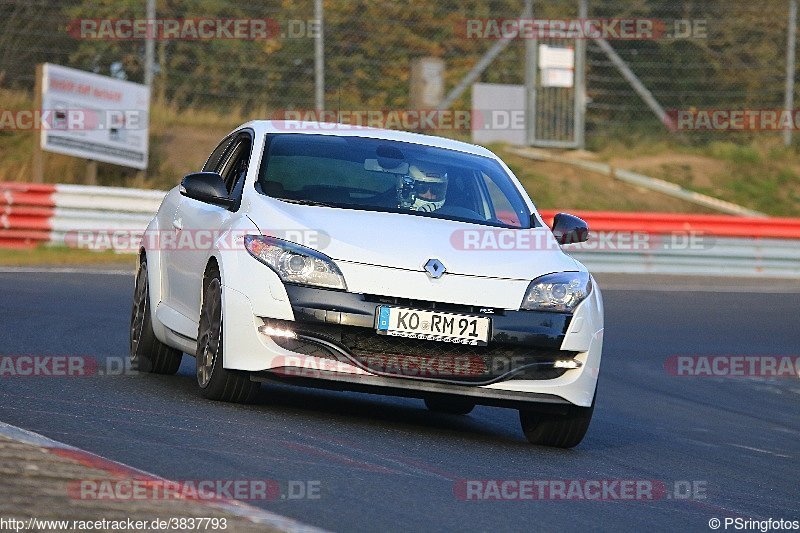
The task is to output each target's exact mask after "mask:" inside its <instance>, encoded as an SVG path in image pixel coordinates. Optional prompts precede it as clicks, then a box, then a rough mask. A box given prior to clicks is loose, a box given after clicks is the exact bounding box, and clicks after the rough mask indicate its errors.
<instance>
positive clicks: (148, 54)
mask: <svg viewBox="0 0 800 533" xmlns="http://www.w3.org/2000/svg"><path fill="white" fill-rule="evenodd" d="M155 18H156V0H147V39H146V40H145V42H144V84H145V85H147V86H148V87H150V88H151V91H150V92H151V94H152V87H153V63H155V56H156V36H155V29H156V26H155V23H154V20H155Z"/></svg>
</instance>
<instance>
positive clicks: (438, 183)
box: [408, 165, 447, 212]
mask: <svg viewBox="0 0 800 533" xmlns="http://www.w3.org/2000/svg"><path fill="white" fill-rule="evenodd" d="M408 174H409V176H411V177H412V178H414V193H415V194H416V199H415V200H414V203H413V204H412V205H411V209H413V210H414V211H427V212H430V211H436V210H437V209H440V208H441V207H442V205H444V199H445V195H446V194H447V174H446V173H445V174H441V173H438V172H425V171H423V170H421V169H420V168H419V167H416V166H414V165H411V166H410V167H409V168H408Z"/></svg>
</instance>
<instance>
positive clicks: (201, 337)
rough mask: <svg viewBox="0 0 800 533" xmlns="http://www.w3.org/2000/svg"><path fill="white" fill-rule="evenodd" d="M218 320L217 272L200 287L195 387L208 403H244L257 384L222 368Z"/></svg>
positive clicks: (220, 321) (219, 313)
mask: <svg viewBox="0 0 800 533" xmlns="http://www.w3.org/2000/svg"><path fill="white" fill-rule="evenodd" d="M222 319H223V317H222V282H221V280H220V275H219V272H216V271H213V272H211V274H210V275H209V276H208V277H207V278H206V280H205V282H204V287H203V303H202V305H201V309H200V326H199V328H198V331H197V351H196V352H195V358H196V360H197V361H196V363H197V385H198V387H199V388H200V395H201V396H203V397H204V398H207V399H209V400H221V401H224V402H236V403H247V402H250V401H251V400H252V399H253V398H254V397H255V396H256V394H257V393H258V389H259V384H258V383H257V382H253V381H250V375H249V373H248V372H242V371H239V370H227V369H225V368H224V365H223V360H224V359H223V357H224V354H223V352H222Z"/></svg>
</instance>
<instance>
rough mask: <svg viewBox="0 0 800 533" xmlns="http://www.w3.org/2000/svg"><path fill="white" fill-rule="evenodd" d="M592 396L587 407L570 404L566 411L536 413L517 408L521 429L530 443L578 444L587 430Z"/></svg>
mask: <svg viewBox="0 0 800 533" xmlns="http://www.w3.org/2000/svg"><path fill="white" fill-rule="evenodd" d="M594 402H595V401H594V398H593V399H592V405H590V406H589V407H578V406H577V405H570V406H569V408H568V409H567V412H566V413H558V414H556V413H537V412H536V411H532V410H528V409H520V410H519V420H520V422H521V424H522V431H523V433H525V437H527V439H528V441H529V442H530V443H531V444H539V445H541V446H553V447H555V448H573V447H575V446H577V445H578V444H580V442H581V441H582V440H583V437H584V436H585V435H586V432H587V431H588V430H589V422H591V421H592V413H593V412H594Z"/></svg>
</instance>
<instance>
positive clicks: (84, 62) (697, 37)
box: [0, 0, 790, 146]
mask: <svg viewBox="0 0 800 533" xmlns="http://www.w3.org/2000/svg"><path fill="white" fill-rule="evenodd" d="M789 2H790V0H766V1H764V2H742V1H739V0H707V1H699V0H697V1H692V0H681V1H669V2H668V1H648V0H636V1H628V0H588V2H587V5H588V16H589V17H590V18H597V19H616V18H641V19H652V20H656V21H658V24H662V25H665V26H666V27H667V29H668V30H669V29H673V30H674V29H675V28H674V27H673V26H674V23H675V22H674V21H690V27H691V29H692V31H690V32H689V33H690V34H689V35H683V36H681V35H678V36H673V37H672V38H661V39H619V40H609V41H608V42H609V44H610V45H611V46H612V47H613V49H614V50H615V51H616V52H617V54H618V55H619V57H620V58H621V59H622V60H623V61H624V63H625V64H626V65H627V66H628V67H629V68H630V70H631V72H632V73H633V74H634V75H635V76H636V77H637V78H638V79H639V80H640V81H641V83H642V85H643V86H644V87H645V88H646V89H647V90H648V91H649V92H650V93H651V94H652V96H653V97H654V99H655V100H656V101H657V102H658V103H659V104H660V105H661V106H662V107H663V108H664V109H667V110H669V109H689V108H693V107H696V108H715V109H745V108H762V109H766V108H771V109H776V108H781V107H783V99H784V85H785V78H786V54H787V39H786V36H787V30H788V24H787V20H788V12H789ZM578 5H579V0H562V1H559V2H543V1H534V2H533V3H532V7H533V17H535V18H537V19H539V18H548V19H566V18H574V17H577V16H578ZM524 7H525V6H524V2H523V1H522V0H467V1H460V0H459V1H456V0H411V1H404V2H400V1H395V0H325V1H324V23H323V26H322V27H323V29H324V37H323V41H324V73H325V77H324V80H325V81H324V94H325V107H326V108H328V109H348V108H349V109H379V110H391V109H407V108H408V107H409V105H410V103H409V87H410V80H409V77H410V66H411V62H412V60H414V59H415V58H419V57H428V56H432V57H438V58H441V59H443V60H444V63H445V75H444V85H445V89H446V90H450V89H452V88H453V87H454V86H456V85H457V84H458V83H459V82H460V81H461V80H462V79H463V78H464V76H465V75H466V74H467V73H468V72H469V70H470V69H471V68H472V67H473V66H474V65H475V64H476V63H478V61H479V60H480V59H481V58H482V57H483V56H484V54H485V53H486V51H487V50H489V49H490V48H491V47H492V46H493V45H495V44H496V42H497V39H492V38H469V37H466V36H465V35H464V34H463V31H461V30H462V29H463V27H464V21H465V20H467V19H484V20H485V19H513V18H518V17H520V14H521V13H522V12H523V9H524ZM145 17H146V0H63V1H46V0H0V50H1V51H2V56H1V57H0V87H3V88H6V89H23V90H27V91H31V92H32V90H33V85H34V77H35V76H34V73H35V66H36V64H37V63H41V62H51V63H57V64H61V65H66V66H71V67H75V68H79V69H83V70H88V71H93V72H97V73H100V74H105V75H110V76H116V77H120V78H125V79H129V80H132V81H138V82H142V81H143V80H144V70H145V67H144V64H145V61H144V58H145V41H144V40H143V39H137V38H124V36H120V35H119V34H105V35H104V34H103V32H102V25H100V26H97V25H96V26H94V27H93V28H94V30H92V27H91V24H89V26H81V23H82V22H83V23H86V21H87V20H90V21H92V20H93V21H95V22H97V21H109V20H110V21H114V20H120V19H144V18H145ZM156 17H157V19H159V20H178V21H186V20H198V19H236V20H253V19H268V20H269V25H270V26H269V28H268V29H269V31H268V33H269V35H268V36H267V37H265V38H252V37H253V36H252V35H249V36H246V37H245V38H236V36H235V35H233V36H231V35H227V34H224V35H221V36H217V37H215V38H192V36H191V35H190V36H189V38H185V37H186V36H182V37H181V38H164V39H158V40H157V41H156V43H155V57H154V60H155V61H154V65H153V69H154V82H153V101H154V102H155V103H156V104H162V105H165V106H171V107H174V108H178V109H195V110H197V109H207V110H210V111H215V112H219V113H229V112H230V111H231V110H233V109H235V110H237V111H240V112H241V113H242V114H244V115H247V116H256V115H265V114H267V115H268V114H269V113H271V112H272V111H273V110H276V109H280V110H285V109H313V108H314V106H315V99H314V86H315V85H314V84H315V70H314V60H315V59H314V57H315V56H314V41H315V38H314V35H315V32H316V31H317V30H316V26H315V13H314V2H313V0H303V1H300V0H296V1H295V0H273V1H266V2H249V1H245V0H220V1H207V0H157V1H156ZM697 21H701V22H700V25H699V26H696V25H695V26H691V24H695V23H697ZM87 28H89V29H88V30H87ZM681 28H682V29H683V26H682V27H681ZM695 30H699V31H695ZM92 31H94V33H92ZM681 31H682V30H681ZM87 32H88V33H87ZM668 33H669V32H668ZM587 44H588V50H587V58H586V59H587V60H586V72H587V74H586V96H587V109H586V112H587V114H586V131H587V134H586V135H587V142H588V144H589V145H590V146H591V145H592V144H593V143H595V144H597V143H601V142H603V141H604V140H606V139H608V138H610V137H612V138H613V137H618V136H619V137H624V136H626V135H628V136H629V135H631V134H635V135H638V134H642V133H643V132H644V133H658V134H664V135H668V133H667V130H666V128H665V127H664V126H663V124H661V123H660V121H659V119H658V118H656V115H655V114H654V113H653V111H652V110H651V107H650V106H648V105H647V104H646V103H645V101H644V100H643V98H642V96H641V95H640V94H639V93H637V91H636V90H634V88H633V87H632V85H631V83H630V81H629V80H627V79H626V78H625V77H624V76H623V75H622V74H621V72H620V70H619V67H618V66H617V65H615V64H614V63H613V61H612V60H611V59H610V58H609V56H608V54H607V53H606V52H604V51H603V50H602V49H601V48H600V47H599V46H598V44H597V43H596V42H594V41H593V40H591V39H590V40H588V42H587ZM525 58H526V46H525V40H524V39H512V40H511V41H510V42H509V43H508V46H506V47H505V48H504V49H503V50H502V52H501V53H500V54H498V56H497V57H496V58H495V59H494V60H493V61H492V62H491V63H490V64H489V66H488V68H486V69H485V70H484V71H483V72H482V74H481V75H480V76H479V78H478V80H479V81H482V82H489V83H504V84H523V83H524V82H525V60H526V59H525ZM453 106H454V108H456V109H469V106H470V100H469V91H467V92H465V93H464V94H463V95H461V96H460V97H459V98H457V99H456V100H455V101H454V104H453ZM714 135H716V136H718V135H720V134H719V133H718V132H715V133H714ZM727 135H729V136H730V137H732V138H734V139H742V138H745V137H744V136H743V135H742V134H738V133H729V134H727ZM776 135H777V133H776ZM705 138H707V136H704V135H699V134H698V135H693V136H690V137H688V138H686V137H685V138H684V140H687V141H688V142H693V141H694V140H696V139H700V140H701V141H702V140H703V139H705ZM715 138H717V137H715Z"/></svg>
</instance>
